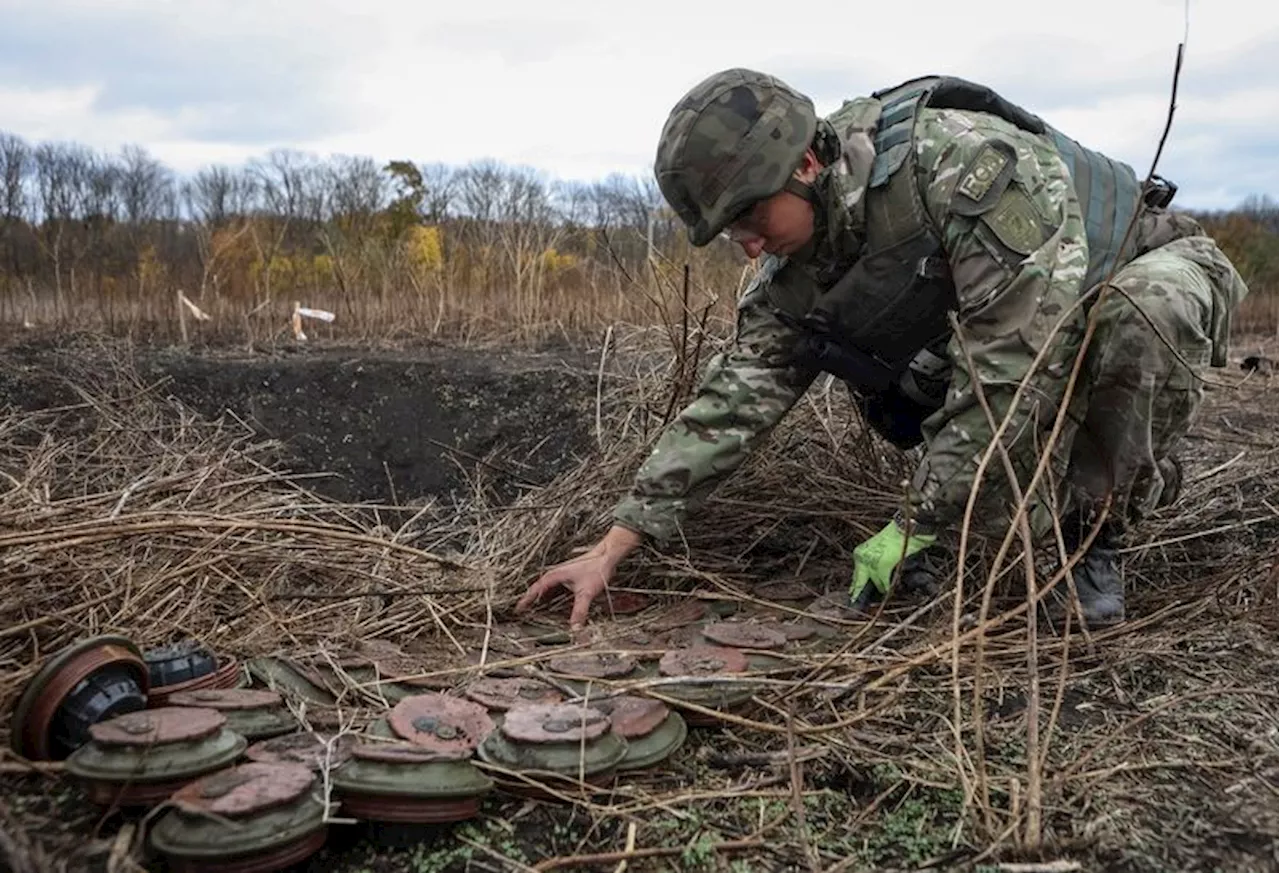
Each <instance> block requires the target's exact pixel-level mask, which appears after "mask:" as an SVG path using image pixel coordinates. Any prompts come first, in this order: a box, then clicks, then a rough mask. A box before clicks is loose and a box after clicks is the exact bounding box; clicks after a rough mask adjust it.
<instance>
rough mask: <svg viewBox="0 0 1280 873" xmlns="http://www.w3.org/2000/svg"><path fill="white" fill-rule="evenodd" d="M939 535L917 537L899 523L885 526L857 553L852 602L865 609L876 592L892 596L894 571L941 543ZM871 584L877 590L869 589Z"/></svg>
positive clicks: (857, 549) (918, 535)
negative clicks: (905, 559)
mask: <svg viewBox="0 0 1280 873" xmlns="http://www.w3.org/2000/svg"><path fill="white" fill-rule="evenodd" d="M937 539H938V537H937V536H936V535H935V534H923V533H918V534H913V535H911V536H907V534H906V531H904V530H903V529H902V528H900V527H898V523H897V522H896V521H891V522H889V523H888V524H887V525H885V528H884V530H882V531H880V533H878V534H876V535H875V536H873V537H872V538H871V539H869V540H867V541H866V542H864V543H863V544H862V545H860V546H858V547H857V548H856V549H854V550H853V581H852V582H851V583H850V585H849V601H850V602H851V603H852V604H853V605H855V606H865V605H866V603H867V601H868V600H869V599H870V596H871V592H872V590H878V591H879V592H880V594H881V595H885V594H888V593H889V584H890V583H891V582H892V581H893V570H894V568H895V567H897V566H898V564H899V563H901V562H902V560H903V559H904V558H906V557H908V556H910V555H914V554H916V553H917V552H920V551H922V550H924V549H927V548H929V546H931V545H933V544H934V543H935V542H936V541H937ZM868 582H870V583H872V584H873V585H874V586H875V589H872V588H870V587H868V585H867V583H868Z"/></svg>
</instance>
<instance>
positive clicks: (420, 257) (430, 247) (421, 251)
mask: <svg viewBox="0 0 1280 873" xmlns="http://www.w3.org/2000/svg"><path fill="white" fill-rule="evenodd" d="M404 251H405V255H406V256H407V257H408V259H409V264H410V265H411V266H412V267H413V268H414V269H415V270H418V271H431V270H438V269H440V267H441V266H443V265H444V248H443V246H442V245H441V240H440V228H438V227H425V226H423V225H421V224H417V225H414V226H413V227H411V228H409V230H408V232H407V233H406V234H405V237H404Z"/></svg>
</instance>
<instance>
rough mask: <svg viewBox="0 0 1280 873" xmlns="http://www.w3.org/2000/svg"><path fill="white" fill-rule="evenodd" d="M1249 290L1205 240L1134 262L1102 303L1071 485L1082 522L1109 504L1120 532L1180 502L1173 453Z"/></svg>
mask: <svg viewBox="0 0 1280 873" xmlns="http://www.w3.org/2000/svg"><path fill="white" fill-rule="evenodd" d="M1245 293H1246V288H1245V285H1244V283H1243V281H1242V280H1241V279H1240V276H1239V274H1237V273H1236V271H1235V269H1234V268H1233V267H1232V266H1231V263H1230V261H1228V260H1227V257H1226V255H1224V254H1223V253H1222V251H1221V250H1220V249H1218V247H1217V245H1215V244H1214V243H1213V241H1212V240H1211V239H1209V238H1208V237H1206V236H1199V235H1197V236H1190V237H1185V238H1182V239H1177V240H1174V241H1173V242H1169V243H1167V244H1165V245H1163V246H1161V247H1159V248H1157V249H1154V250H1152V251H1149V252H1147V253H1146V254H1143V255H1141V256H1139V257H1138V258H1136V259H1134V260H1133V261H1131V262H1130V263H1128V264H1127V265H1126V266H1124V267H1123V268H1122V269H1120V270H1119V271H1117V273H1116V275H1115V276H1114V277H1113V280H1112V282H1111V287H1109V288H1106V289H1104V290H1103V291H1102V292H1101V294H1100V296H1099V297H1098V299H1097V301H1096V302H1095V304H1094V311H1093V312H1091V313H1090V315H1091V317H1092V316H1096V318H1097V325H1096V328H1095V332H1094V335H1093V337H1092V339H1091V341H1090V343H1089V346H1088V349H1087V351H1086V353H1085V354H1086V357H1085V361H1084V367H1085V370H1084V372H1083V374H1082V375H1083V377H1084V395H1085V396H1084V397H1082V398H1080V401H1081V402H1083V403H1084V404H1085V405H1086V406H1085V411H1084V413H1083V421H1080V422H1079V427H1078V429H1077V431H1076V434H1075V436H1074V439H1073V440H1072V442H1071V451H1070V461H1069V466H1068V471H1067V485H1068V491H1069V498H1070V503H1069V505H1072V506H1073V507H1075V508H1076V509H1077V510H1079V511H1080V512H1081V514H1082V515H1084V516H1088V515H1091V514H1092V513H1093V512H1094V511H1096V510H1097V509H1099V508H1100V507H1101V506H1102V505H1103V503H1104V502H1105V501H1106V500H1107V499H1108V497H1109V498H1110V500H1111V509H1110V512H1109V516H1110V517H1111V518H1112V519H1113V520H1114V525H1113V526H1111V528H1110V530H1111V531H1112V532H1113V535H1122V534H1123V532H1124V530H1125V529H1126V528H1128V527H1129V526H1131V525H1132V524H1134V523H1136V522H1138V521H1140V520H1141V519H1142V518H1143V517H1145V516H1146V515H1148V514H1149V513H1150V512H1151V511H1152V510H1153V509H1155V508H1157V507H1158V506H1161V505H1164V504H1166V503H1170V502H1172V500H1173V499H1175V498H1176V493H1174V492H1176V490H1177V487H1178V484H1179V483H1178V482H1177V481H1174V480H1177V479H1180V474H1179V473H1178V472H1177V470H1178V468H1177V466H1176V465H1175V464H1173V463H1171V459H1172V456H1173V452H1174V451H1175V449H1176V448H1177V445H1178V443H1179V441H1180V440H1181V439H1182V438H1183V437H1184V436H1185V435H1186V433H1187V432H1188V430H1190V428H1191V425H1192V423H1193V422H1194V420H1195V418H1196V414H1197V412H1198V411H1199V409H1200V405H1201V403H1202V401H1203V399H1204V386H1205V383H1204V378H1203V377H1204V373H1205V371H1206V369H1207V368H1208V367H1209V366H1210V364H1211V363H1212V364H1217V365H1219V366H1221V364H1222V363H1224V362H1225V346H1226V340H1227V335H1228V333H1229V329H1230V315H1231V311H1232V310H1233V309H1234V308H1235V306H1236V305H1237V304H1238V303H1239V301H1240V299H1241V298H1243V296H1244V294H1245Z"/></svg>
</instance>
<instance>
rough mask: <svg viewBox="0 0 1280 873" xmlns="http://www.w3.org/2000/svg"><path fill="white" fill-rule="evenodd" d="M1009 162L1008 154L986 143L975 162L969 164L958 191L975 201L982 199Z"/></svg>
mask: <svg viewBox="0 0 1280 873" xmlns="http://www.w3.org/2000/svg"><path fill="white" fill-rule="evenodd" d="M1008 163H1009V156H1008V155H1004V154H1001V153H1000V152H999V151H997V150H996V149H995V148H994V147H993V146H992V145H991V143H985V144H984V145H983V146H982V148H981V149H980V150H979V151H978V156H977V157H976V158H974V159H973V163H972V164H970V165H969V172H967V173H965V175H964V178H963V179H961V180H960V184H959V185H957V186H956V193H957V194H959V195H961V196H962V197H968V198H969V199H970V200H973V201H974V202H977V201H979V200H981V199H982V198H983V197H986V196H987V192H988V191H990V190H991V186H992V185H994V184H995V181H996V179H997V178H998V177H999V176H1000V171H1001V170H1003V169H1004V168H1005V166H1006V165H1008Z"/></svg>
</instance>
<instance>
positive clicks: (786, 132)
mask: <svg viewBox="0 0 1280 873" xmlns="http://www.w3.org/2000/svg"><path fill="white" fill-rule="evenodd" d="M816 127H817V116H816V115H815V114H814V111H813V101H812V100H810V99H809V98H808V97H806V96H805V95H803V94H801V93H800V92H799V91H797V90H795V89H794V88H791V87H790V86H788V85H787V84H785V83H784V82H781V81H779V80H778V79H775V78H774V77H773V76H769V75H766V74H764V73H757V72H755V71H754V70H743V69H733V70H724V71H723V72H719V73H716V74H715V75H713V76H711V77H709V78H708V79H706V80H704V81H703V82H701V83H699V84H698V85H696V86H694V88H693V89H692V90H691V91H690V92H689V93H688V94H686V95H685V96H684V97H683V98H682V99H681V100H680V102H679V103H677V104H676V105H675V108H674V109H672V110H671V115H670V116H668V118H667V123H666V124H665V125H664V126H663V128H662V138H661V139H660V140H659V141H658V157H657V160H656V162H655V165H654V172H655V174H656V175H657V177H658V187H659V188H660V189H661V190H662V196H664V197H665V198H666V199H667V202H668V203H670V204H671V207H672V208H673V209H674V210H675V211H676V213H677V214H678V215H679V216H680V219H681V220H682V221H683V222H684V223H685V224H686V225H688V227H689V240H690V241H691V242H692V243H693V244H694V245H695V246H704V245H706V244H707V243H709V242H710V241H711V240H712V239H714V238H715V236H716V234H718V233H720V231H722V230H724V229H725V228H726V227H728V226H729V225H730V224H732V223H733V222H734V221H736V220H737V219H738V217H739V216H741V215H742V214H743V213H744V212H746V211H747V210H748V209H750V208H751V207H752V206H753V205H754V204H755V203H756V202H757V201H759V200H762V199H764V198H765V197H769V196H771V195H773V194H776V193H777V192H779V191H781V190H782V189H783V188H786V187H788V182H789V181H790V180H791V174H792V172H793V171H794V170H795V169H796V167H797V166H799V164H800V160H801V158H803V157H804V153H805V149H807V148H808V147H809V144H810V142H811V141H812V140H813V134H814V130H815V129H816Z"/></svg>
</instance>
